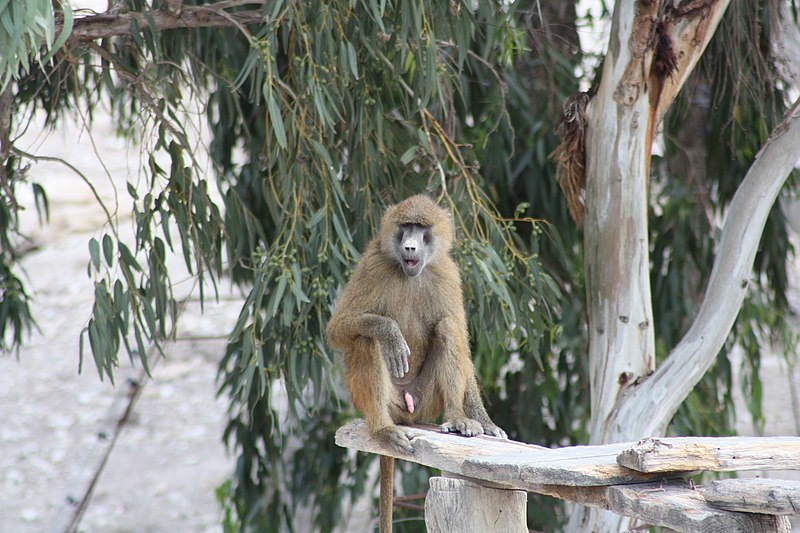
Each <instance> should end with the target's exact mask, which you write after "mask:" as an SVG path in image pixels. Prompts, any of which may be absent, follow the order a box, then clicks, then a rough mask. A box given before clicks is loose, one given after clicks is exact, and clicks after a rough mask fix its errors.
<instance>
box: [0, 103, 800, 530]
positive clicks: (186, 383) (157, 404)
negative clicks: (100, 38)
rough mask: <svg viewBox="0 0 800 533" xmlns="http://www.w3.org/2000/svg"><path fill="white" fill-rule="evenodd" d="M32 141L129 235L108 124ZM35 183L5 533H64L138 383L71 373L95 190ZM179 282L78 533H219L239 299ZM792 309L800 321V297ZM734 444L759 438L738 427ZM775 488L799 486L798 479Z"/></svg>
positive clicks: (117, 152)
mask: <svg viewBox="0 0 800 533" xmlns="http://www.w3.org/2000/svg"><path fill="white" fill-rule="evenodd" d="M34 129H35V128H32V131H31V133H29V134H28V136H27V137H25V140H24V142H23V145H22V146H24V147H26V148H27V149H29V151H36V152H37V153H38V154H40V155H50V156H58V157H65V158H67V159H69V161H70V162H71V163H73V164H74V165H76V166H77V167H78V168H80V169H81V170H82V171H83V172H85V173H86V174H87V175H88V176H90V177H91V178H92V181H93V182H94V183H95V184H96V186H97V188H98V192H99V194H100V196H101V197H102V198H103V199H104V200H105V201H107V202H109V203H111V204H112V205H113V204H114V203H115V202H117V201H118V202H119V205H120V209H119V216H120V217H121V219H120V226H121V227H122V228H123V230H124V231H130V221H129V220H126V219H125V218H124V217H125V216H126V215H125V213H128V212H129V209H128V206H129V199H128V198H127V193H126V192H125V182H126V181H131V182H133V183H136V182H137V181H138V179H139V177H138V174H137V170H136V169H137V165H138V161H139V153H138V148H136V147H135V146H133V147H129V146H126V144H125V143H124V142H123V141H122V140H120V139H118V138H117V137H116V135H115V133H114V129H113V127H112V124H110V122H109V121H108V119H103V118H101V119H99V120H98V122H97V123H96V124H95V127H94V135H93V137H90V136H89V135H88V134H86V133H85V132H84V133H81V130H80V128H79V127H77V126H75V125H73V126H69V127H66V128H63V129H62V130H59V131H57V132H54V133H52V134H50V135H49V136H47V137H46V138H45V137H44V136H42V137H41V138H39V137H37V133H36V132H34V131H33V130H34ZM42 139H44V140H42ZM93 142H94V143H95V145H96V150H97V152H98V153H100V154H102V161H103V162H104V164H105V165H107V169H104V168H103V166H102V164H101V163H100V159H99V158H98V157H97V155H95V147H93ZM31 177H32V178H33V179H34V180H35V181H37V182H39V183H41V184H42V185H43V186H44V187H45V189H46V190H47V191H48V194H49V198H50V208H51V212H52V214H51V221H50V223H49V224H47V225H44V226H40V225H39V224H38V221H37V219H36V216H35V213H34V212H32V211H29V212H26V213H24V215H23V227H24V230H25V233H26V234H27V235H28V236H30V238H31V239H32V242H33V243H34V244H35V245H36V246H37V248H35V249H34V250H33V251H31V252H30V253H29V254H28V255H26V256H25V258H24V260H23V261H22V266H23V268H24V272H25V275H26V276H27V278H28V287H29V289H30V290H32V291H33V296H34V307H33V312H34V315H35V317H36V319H37V321H38V323H39V327H40V330H39V331H37V332H35V333H34V334H33V335H32V337H31V339H30V340H29V341H28V342H27V343H26V345H25V347H24V348H23V350H22V351H21V353H20V357H19V359H18V360H17V359H16V358H14V357H13V356H7V355H6V356H3V357H0V533H6V532H8V533H12V532H13V533H17V532H19V533H26V532H31V533H32V532H46V531H54V532H55V531H58V532H60V531H63V529H64V527H65V526H66V525H67V524H68V523H69V521H70V519H71V518H72V515H73V514H74V512H75V507H76V503H75V502H76V501H78V500H80V498H81V497H82V495H83V493H84V492H85V491H86V489H87V486H88V483H89V482H90V480H91V478H92V475H93V473H94V472H95V470H96V468H97V464H98V460H99V458H100V457H101V456H102V455H101V453H102V452H103V451H104V450H106V449H107V448H108V445H109V436H110V435H113V431H114V424H115V423H116V420H117V419H118V418H119V416H120V415H121V413H122V411H123V410H124V408H125V405H126V404H127V399H128V394H129V392H130V387H129V384H128V380H130V379H133V380H139V379H140V378H141V375H140V369H139V368H132V367H131V365H130V364H129V363H128V361H127V360H126V359H123V361H122V364H121V368H120V369H119V370H118V372H117V380H116V383H117V384H116V386H113V385H111V384H110V383H108V381H100V379H99V378H98V375H97V372H96V370H95V367H94V363H93V361H92V360H91V359H89V360H87V361H85V362H84V365H83V371H82V373H79V372H78V363H79V357H78V336H79V333H80V331H81V329H82V328H83V327H84V326H85V324H86V322H87V320H88V317H89V315H90V312H91V304H92V283H91V280H90V279H89V278H88V277H87V274H86V271H87V269H86V267H87V264H88V261H89V253H88V248H87V243H88V241H89V239H90V238H91V237H96V238H97V237H100V236H101V235H102V231H103V224H104V220H105V219H104V215H103V213H102V211H101V210H100V209H99V207H98V205H97V202H96V201H95V199H94V198H93V196H92V193H91V191H90V190H89V188H88V187H87V186H86V185H85V184H83V183H82V182H81V180H80V179H79V178H77V177H76V176H75V175H74V174H73V173H72V172H71V171H69V170H68V169H66V168H65V167H63V166H61V165H59V164H55V163H41V164H37V165H35V166H34V168H33V169H32V171H31ZM115 191H116V195H115ZM23 201H25V198H23ZM28 205H30V202H29V203H28ZM798 211H800V210H798ZM126 228H127V230H126ZM129 242H130V241H129ZM173 262H174V264H173V266H172V268H173V271H174V272H177V273H178V274H177V275H176V277H175V279H177V280H181V279H184V278H183V277H182V275H181V274H180V273H179V272H180V269H181V268H182V265H181V263H182V261H181V260H177V259H176V260H174V261H173ZM185 279H187V281H185V282H182V283H180V284H179V285H178V295H179V296H181V297H183V296H189V297H190V300H189V304H188V305H187V308H186V311H185V312H184V314H183V315H182V317H181V320H180V328H179V334H178V340H177V341H176V342H174V343H172V344H170V345H169V346H168V347H167V357H166V358H164V359H162V360H159V363H158V365H157V366H156V368H155V370H154V372H153V378H152V379H151V380H148V381H147V382H146V383H145V384H144V388H143V389H142V394H141V397H140V399H139V401H138V402H137V403H136V405H135V409H134V410H133V413H132V415H131V417H130V419H129V422H128V423H127V424H126V426H125V427H124V428H123V430H122V431H121V433H120V436H119V438H118V440H117V441H116V443H115V446H114V449H113V453H111V455H110V458H109V460H108V463H107V465H106V468H105V470H104V472H103V474H102V476H101V477H100V479H99V481H98V483H97V485H96V488H95V491H94V497H93V498H92V499H91V501H90V503H89V506H88V509H87V511H86V513H85V515H84V517H83V520H82V522H81V530H82V531H87V532H93V531H102V532H129V531H130V532H133V531H136V532H169V531H192V532H204V531H219V530H220V529H221V528H220V510H219V506H218V504H217V502H216V500H215V497H214V490H215V488H216V487H217V486H219V485H220V484H221V483H222V482H223V481H225V480H226V479H227V478H228V476H229V475H230V473H231V471H232V469H233V466H234V465H233V458H232V457H231V456H230V455H229V454H227V453H226V450H225V448H224V446H223V444H222V443H221V441H220V436H221V434H222V430H223V426H224V423H225V419H226V417H225V409H226V401H225V399H224V398H222V399H218V398H216V389H215V381H214V378H215V374H216V369H217V362H218V360H219V357H220V356H221V354H222V352H223V350H224V344H225V340H224V339H225V336H226V334H227V333H228V331H230V329H231V326H232V324H233V323H234V322H235V319H236V316H237V314H238V311H239V308H240V306H241V297H240V295H239V294H238V293H237V292H236V291H235V290H232V289H230V288H229V287H227V286H226V285H225V284H224V283H223V284H222V285H221V288H222V291H221V294H220V300H219V302H213V301H208V302H207V303H206V308H205V312H204V313H201V311H200V306H199V303H198V301H197V298H196V296H194V297H192V296H191V295H192V294H196V289H195V288H193V286H192V283H191V280H190V279H189V278H188V276H186V277H185ZM795 281H796V283H795V286H800V280H795ZM193 291H194V292H193ZM793 298H794V303H795V305H796V307H797V308H800V301H798V300H799V299H798V296H797V295H796V294H795V295H793ZM762 378H763V380H764V384H765V387H764V391H765V409H766V410H767V426H766V429H765V434H767V435H797V434H798V432H799V431H800V428H798V424H800V422H799V421H798V415H797V413H798V412H800V403H798V398H797V394H794V393H793V392H794V391H797V390H800V389H798V387H800V371H798V370H797V369H793V368H789V367H788V366H787V364H786V362H785V361H784V360H783V359H782V358H781V357H772V358H770V359H768V360H767V361H765V362H764V366H763V376H762ZM739 412H740V413H744V412H745V411H744V409H740V410H739ZM739 431H740V433H741V434H754V431H753V429H752V425H751V424H750V423H749V421H748V420H747V419H746V417H742V418H741V420H740V423H739ZM769 475H772V476H777V475H779V474H776V473H771V474H769ZM783 477H792V478H794V479H798V478H800V476H799V475H798V473H797V472H793V473H787V474H786V475H785V476H783ZM364 514H368V511H367V513H363V512H362V516H361V517H360V518H359V517H356V522H353V523H352V524H351V525H350V526H346V525H343V531H363V530H365V529H366V525H365V523H364V521H363V520H364V516H363V515H364ZM356 524H360V525H356ZM301 530H302V529H301Z"/></svg>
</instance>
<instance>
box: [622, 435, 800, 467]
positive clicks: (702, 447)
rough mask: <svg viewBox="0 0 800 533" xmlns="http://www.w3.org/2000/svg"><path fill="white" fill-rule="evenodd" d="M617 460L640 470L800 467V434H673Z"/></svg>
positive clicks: (641, 443) (641, 444) (634, 448)
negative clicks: (746, 435)
mask: <svg viewBox="0 0 800 533" xmlns="http://www.w3.org/2000/svg"><path fill="white" fill-rule="evenodd" d="M617 462H618V463H619V464H620V465H622V466H625V467H627V468H631V469H633V470H637V471H639V472H647V473H652V472H670V471H675V470H710V471H714V472H730V471H743V470H799V469H800V437H673V438H659V439H644V440H641V441H639V442H638V443H636V444H635V445H633V446H630V448H629V449H627V450H625V451H624V452H622V453H621V454H620V455H619V457H618V458H617Z"/></svg>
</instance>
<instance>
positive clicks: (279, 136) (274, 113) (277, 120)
mask: <svg viewBox="0 0 800 533" xmlns="http://www.w3.org/2000/svg"><path fill="white" fill-rule="evenodd" d="M267 108H268V109H269V122H270V125H271V126H272V132H273V133H274V134H275V139H276V140H277V141H278V144H279V145H280V146H281V148H286V132H285V131H284V129H283V117H281V111H280V109H278V102H277V101H276V100H275V96H274V95H273V94H272V92H271V91H270V92H269V96H268V97H267Z"/></svg>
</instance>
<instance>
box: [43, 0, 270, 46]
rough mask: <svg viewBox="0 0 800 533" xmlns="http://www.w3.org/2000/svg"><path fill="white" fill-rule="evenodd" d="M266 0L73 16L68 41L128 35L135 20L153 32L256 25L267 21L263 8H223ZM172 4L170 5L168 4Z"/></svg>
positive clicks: (259, 2) (68, 42) (239, 0)
mask: <svg viewBox="0 0 800 533" xmlns="http://www.w3.org/2000/svg"><path fill="white" fill-rule="evenodd" d="M264 3H265V0H228V1H223V2H217V3H215V4H208V5H202V6H186V5H180V4H179V3H178V4H176V5H175V7H176V8H178V11H177V13H175V12H167V11H148V12H146V13H120V14H108V13H104V14H101V15H90V16H87V17H81V18H76V19H75V23H74V26H73V28H72V33H71V34H70V36H69V38H68V39H67V44H70V43H75V42H86V41H94V40H97V39H102V38H105V37H114V36H118V35H131V22H132V21H133V20H134V19H135V20H136V23H137V24H138V25H139V28H142V29H144V28H146V27H150V26H151V23H152V29H154V30H156V31H163V30H172V29H178V28H215V27H226V26H232V25H234V24H258V23H262V22H264V21H265V20H266V15H265V14H264V11H263V10H262V9H260V8H259V9H252V10H246V11H234V12H224V13H223V10H225V9H230V8H232V7H240V6H245V5H253V6H256V5H264ZM170 5H172V4H170ZM60 31H61V22H59V23H57V32H56V33H59V32H60Z"/></svg>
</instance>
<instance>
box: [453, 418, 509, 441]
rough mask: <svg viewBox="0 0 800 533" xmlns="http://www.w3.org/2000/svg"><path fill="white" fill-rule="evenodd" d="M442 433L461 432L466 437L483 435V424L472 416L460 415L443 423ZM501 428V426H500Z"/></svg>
mask: <svg viewBox="0 0 800 533" xmlns="http://www.w3.org/2000/svg"><path fill="white" fill-rule="evenodd" d="M440 429H441V430H442V433H461V434H462V435H464V436H465V437H475V436H477V435H483V426H482V425H481V423H480V422H478V421H477V420H473V419H472V418H467V417H460V418H455V419H453V420H451V421H449V422H445V423H444V424H442V425H441V427H440ZM498 429H499V428H498Z"/></svg>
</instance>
